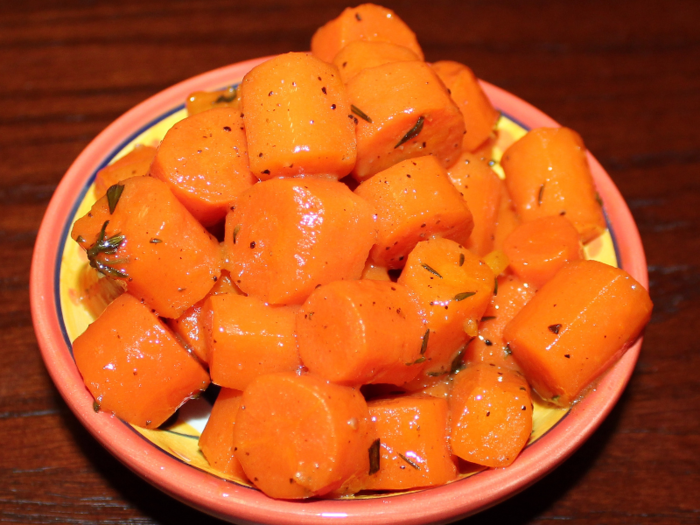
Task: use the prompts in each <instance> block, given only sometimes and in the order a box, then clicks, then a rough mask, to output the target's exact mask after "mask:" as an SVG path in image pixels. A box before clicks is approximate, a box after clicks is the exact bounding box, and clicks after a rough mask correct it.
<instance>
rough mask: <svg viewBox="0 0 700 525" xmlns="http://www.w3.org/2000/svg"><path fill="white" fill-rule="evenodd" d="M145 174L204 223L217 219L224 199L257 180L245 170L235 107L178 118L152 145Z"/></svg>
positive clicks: (245, 155) (240, 122)
mask: <svg viewBox="0 0 700 525" xmlns="http://www.w3.org/2000/svg"><path fill="white" fill-rule="evenodd" d="M150 174H151V175H152V176H153V177H156V178H158V179H160V180H162V181H164V182H165V183H167V184H168V186H169V187H170V190H171V191H172V192H173V194H174V195H175V196H176V197H177V198H178V200H179V201H180V202H182V204H184V205H185V208H187V209H188V210H189V211H190V212H191V213H192V215H194V216H195V218H196V219H197V220H198V221H199V222H201V223H202V224H203V225H204V226H212V225H214V224H216V223H218V222H219V221H221V220H222V219H223V218H224V217H225V216H226V212H227V211H228V207H229V203H230V202H231V201H232V200H233V199H234V198H235V197H236V196H237V195H238V194H239V193H241V192H242V191H243V190H245V189H246V188H249V187H250V186H252V185H253V184H254V183H255V182H257V179H256V178H255V176H253V174H252V173H251V172H250V169H249V168H248V151H247V147H246V136H245V132H244V131H243V119H242V118H241V116H240V112H239V111H238V110H237V109H235V108H226V107H221V108H214V109H210V110H208V111H204V112H202V113H197V114H195V115H193V116H191V117H188V118H186V119H184V120H181V121H180V122H178V123H177V124H175V125H174V126H173V127H172V128H170V130H169V131H168V132H167V133H166V135H165V138H163V141H162V142H161V143H160V146H158V152H157V153H156V157H155V160H154V161H153V165H152V166H151V170H150Z"/></svg>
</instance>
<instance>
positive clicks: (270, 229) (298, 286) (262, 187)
mask: <svg viewBox="0 0 700 525" xmlns="http://www.w3.org/2000/svg"><path fill="white" fill-rule="evenodd" d="M373 214H374V210H373V208H372V206H371V205H369V204H368V203H367V202H366V201H365V200H364V199H362V198H360V197H358V196H357V195H355V194H353V193H352V192H351V191H350V190H349V189H348V187H347V186H346V185H345V184H343V183H341V182H338V181H334V180H328V179H307V178H304V179H272V180H268V181H265V182H260V183H258V184H256V185H255V186H253V187H252V188H250V189H249V190H247V191H245V192H244V193H243V194H242V195H241V196H240V197H239V198H238V199H237V201H236V203H235V209H234V210H233V211H231V212H230V213H229V215H228V217H227V219H226V236H225V240H224V244H225V245H226V248H227V250H228V252H229V257H230V262H229V268H230V270H231V276H232V278H233V280H234V282H235V284H236V285H237V286H239V287H240V288H241V290H243V291H244V292H245V293H247V294H251V295H254V296H256V297H259V298H260V299H262V300H264V301H265V302H268V303H271V304H301V303H303V302H304V301H305V300H306V298H307V297H308V296H309V294H310V293H311V291H312V290H313V289H314V288H315V287H316V286H317V285H319V284H326V283H329V282H332V281H335V280H338V279H358V278H359V277H360V275H361V273H362V270H363V268H364V266H365V261H366V260H367V255H368V253H369V250H370V248H371V247H372V245H373V244H374V241H375V239H376V229H375V223H374V219H373Z"/></svg>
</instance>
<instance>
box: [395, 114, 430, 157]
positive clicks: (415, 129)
mask: <svg viewBox="0 0 700 525" xmlns="http://www.w3.org/2000/svg"><path fill="white" fill-rule="evenodd" d="M424 120H425V118H424V117H423V116H420V117H418V122H416V125H415V126H413V127H412V128H411V129H410V130H409V131H408V133H406V134H405V135H404V136H403V138H402V139H401V140H400V141H399V142H398V144H396V146H394V149H396V148H398V147H399V146H401V145H402V144H404V143H406V142H408V141H409V140H411V139H412V138H415V137H417V136H418V134H419V133H420V132H421V130H422V129H423V121H424Z"/></svg>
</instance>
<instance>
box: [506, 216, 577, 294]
mask: <svg viewBox="0 0 700 525" xmlns="http://www.w3.org/2000/svg"><path fill="white" fill-rule="evenodd" d="M503 251H504V252H505V254H506V255H507V257H508V260H509V262H510V268H511V269H512V270H513V273H515V275H517V276H518V277H520V278H521V279H522V280H523V281H526V282H528V283H531V284H533V285H534V286H535V287H536V288H541V287H542V286H543V285H544V284H545V283H546V282H547V281H549V280H550V279H551V278H552V277H554V274H556V273H557V272H558V271H559V269H560V268H561V267H562V266H564V265H565V264H566V263H567V262H569V261H576V260H579V259H582V258H583V249H582V248H581V243H580V241H579V235H578V231H576V228H574V225H573V224H571V222H570V221H569V220H568V219H567V218H566V217H565V216H563V215H552V216H550V217H542V218H540V219H534V220H532V221H530V222H526V223H523V224H521V225H520V226H518V227H517V228H516V229H515V230H513V232H512V233H511V234H510V235H509V236H508V237H506V240H505V243H504V245H503Z"/></svg>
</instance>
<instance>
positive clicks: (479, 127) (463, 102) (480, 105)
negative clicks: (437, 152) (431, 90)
mask: <svg viewBox="0 0 700 525" xmlns="http://www.w3.org/2000/svg"><path fill="white" fill-rule="evenodd" d="M432 66H433V70H434V71H435V72H436V73H437V75H438V76H439V77H440V80H442V81H443V82H444V83H445V86H447V89H449V90H450V94H451V96H452V100H454V101H455V102H456V103H457V106H458V107H459V109H460V111H461V112H462V115H463V116H464V127H465V128H466V130H467V133H466V134H465V135H464V141H463V142H462V147H463V148H464V150H465V151H474V150H476V149H477V148H478V147H479V146H480V145H482V144H483V143H484V142H485V141H486V140H487V139H488V138H489V137H490V136H491V134H492V132H493V128H494V127H495V126H496V122H497V121H498V115H499V113H498V111H496V110H495V109H494V107H493V105H492V104H491V101H490V100H489V99H488V97H487V96H486V93H484V90H483V89H482V88H481V86H480V85H479V81H478V79H477V78H476V75H475V74H474V72H473V71H472V70H471V69H470V68H468V67H467V66H465V65H463V64H460V63H459V62H453V61H451V60H441V61H439V62H435V63H433V64H432Z"/></svg>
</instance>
